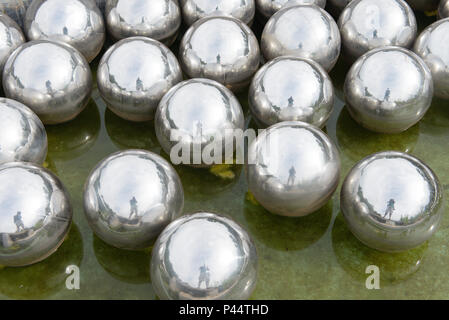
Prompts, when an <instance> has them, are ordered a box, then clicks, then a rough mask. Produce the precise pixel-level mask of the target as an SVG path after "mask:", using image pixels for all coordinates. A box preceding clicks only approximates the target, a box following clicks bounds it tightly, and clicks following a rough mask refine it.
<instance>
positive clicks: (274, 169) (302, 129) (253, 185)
mask: <svg viewBox="0 0 449 320" xmlns="http://www.w3.org/2000/svg"><path fill="white" fill-rule="evenodd" d="M245 169H246V179H247V181H248V188H249V190H250V191H251V193H252V194H253V195H254V197H255V198H256V199H257V201H259V203H260V204H261V205H262V206H263V207H264V208H265V209H267V210H268V211H270V212H272V213H275V214H279V215H282V216H289V217H301V216H305V215H308V214H310V213H312V212H315V211H317V210H318V209H320V208H321V207H322V206H324V205H325V204H326V203H327V202H328V201H329V199H330V198H331V196H332V194H333V193H334V192H335V189H336V188H337V186H338V181H339V178H340V156H339V154H338V150H337V148H336V146H335V145H334V143H333V142H332V141H331V140H330V139H329V137H328V136H327V135H326V134H324V133H323V132H322V131H321V130H320V129H318V128H317V127H315V126H312V125H310V124H308V123H304V122H300V121H285V122H280V123H278V124H275V125H273V126H271V127H269V128H268V129H266V130H265V131H263V132H262V133H261V134H259V135H258V137H257V138H256V139H255V140H254V141H253V142H252V143H251V145H250V146H249V150H248V163H247V164H246V167H245Z"/></svg>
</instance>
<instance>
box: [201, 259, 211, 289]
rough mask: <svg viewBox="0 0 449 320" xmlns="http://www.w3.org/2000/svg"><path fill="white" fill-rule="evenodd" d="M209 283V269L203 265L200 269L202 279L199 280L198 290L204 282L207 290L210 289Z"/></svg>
mask: <svg viewBox="0 0 449 320" xmlns="http://www.w3.org/2000/svg"><path fill="white" fill-rule="evenodd" d="M209 281H210V274H209V268H208V267H206V265H204V264H203V265H202V266H201V267H200V277H199V279H198V288H200V287H201V283H203V282H204V284H205V285H206V289H207V288H209Z"/></svg>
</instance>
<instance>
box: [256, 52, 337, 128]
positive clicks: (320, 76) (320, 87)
mask: <svg viewBox="0 0 449 320" xmlns="http://www.w3.org/2000/svg"><path fill="white" fill-rule="evenodd" d="M333 106H334V88H333V86H332V82H331V80H330V78H329V76H328V75H327V73H326V71H325V70H324V69H323V68H322V67H321V66H320V65H319V64H318V63H316V62H314V61H312V60H308V59H302V58H296V57H288V56H282V57H278V58H276V59H274V60H272V61H270V62H268V63H267V64H266V65H264V66H263V67H262V68H261V69H260V70H259V71H258V72H257V73H256V75H255V76H254V78H253V81H252V83H251V86H250V90H249V107H250V110H251V113H252V115H253V116H254V118H255V120H256V122H257V123H258V124H259V125H260V126H261V127H268V126H271V125H273V124H275V123H278V122H281V121H303V122H308V123H311V124H313V125H315V126H317V127H323V126H324V125H325V124H326V121H327V119H329V116H330V115H331V113H332V110H333Z"/></svg>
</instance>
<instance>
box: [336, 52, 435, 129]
mask: <svg viewBox="0 0 449 320" xmlns="http://www.w3.org/2000/svg"><path fill="white" fill-rule="evenodd" d="M344 92H345V99H346V104H347V107H348V111H349V113H350V115H351V116H352V118H353V119H354V120H355V121H357V122H358V123H359V124H360V125H362V126H363V127H365V128H366V129H368V130H371V131H376V132H380V133H399V132H402V131H405V130H407V129H408V128H410V127H411V126H413V125H415V124H416V123H417V122H418V121H419V120H421V118H422V117H423V116H424V114H425V113H426V112H427V110H428V109H429V107H430V104H431V103H432V96H433V81H432V74H431V73H430V70H429V68H428V67H427V66H426V64H425V63H424V61H423V60H422V59H421V58H420V57H418V56H417V55H416V54H414V53H413V52H411V51H409V50H407V49H404V48H400V47H383V48H378V49H374V50H371V51H369V52H367V53H366V54H364V55H363V56H362V57H360V58H359V59H358V60H357V61H356V63H354V64H353V66H352V67H351V69H350V70H349V72H348V74H347V76H346V81H345V84H344Z"/></svg>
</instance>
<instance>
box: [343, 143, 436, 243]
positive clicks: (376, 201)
mask: <svg viewBox="0 0 449 320" xmlns="http://www.w3.org/2000/svg"><path fill="white" fill-rule="evenodd" d="M340 202H341V211H342V213H343V216H344V218H345V220H346V223H347V225H348V227H349V229H350V230H351V231H352V233H353V234H354V235H355V236H356V237H357V238H358V239H359V240H360V241H361V242H363V243H364V244H366V245H367V246H369V247H371V248H374V249H377V250H380V251H387V252H396V251H404V250H408V249H411V248H414V247H417V246H419V245H420V244H421V243H423V242H424V241H426V240H427V239H429V238H430V237H431V236H432V234H434V233H435V231H436V230H437V227H438V224H439V222H440V219H441V217H442V214H443V209H444V208H443V207H444V204H443V190H442V189H441V186H440V183H439V181H438V178H437V177H436V175H435V173H434V172H433V171H432V170H431V169H430V168H429V167H428V166H427V165H426V164H425V163H423V162H422V161H420V160H419V159H417V158H415V157H413V156H411V155H408V154H406V153H402V152H396V151H387V152H381V153H376V154H373V155H371V156H368V157H366V158H365V159H363V160H361V161H360V162H359V163H357V164H356V165H355V166H354V167H353V168H352V170H351V171H350V172H349V174H348V176H347V177H346V179H345V181H344V182H343V186H342V189H341V201H340Z"/></svg>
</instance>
